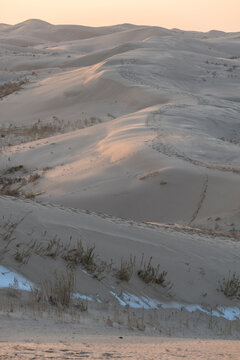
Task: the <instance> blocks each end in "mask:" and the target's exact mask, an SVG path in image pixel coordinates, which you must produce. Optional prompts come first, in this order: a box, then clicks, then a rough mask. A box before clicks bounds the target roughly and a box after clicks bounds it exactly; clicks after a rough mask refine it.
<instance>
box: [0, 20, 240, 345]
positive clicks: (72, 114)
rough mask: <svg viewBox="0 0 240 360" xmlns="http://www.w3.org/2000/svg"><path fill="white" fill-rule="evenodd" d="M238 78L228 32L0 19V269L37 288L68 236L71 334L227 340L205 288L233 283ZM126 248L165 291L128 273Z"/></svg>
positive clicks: (238, 62) (229, 318)
mask: <svg viewBox="0 0 240 360" xmlns="http://www.w3.org/2000/svg"><path fill="white" fill-rule="evenodd" d="M239 79H240V43H239V33H223V32H219V31H215V30H214V31H211V32H208V33H199V32H184V31H181V30H178V29H173V30H167V29H163V28H158V27H147V26H135V25H131V24H122V25H116V26H110V27H100V28H91V27H84V26H72V25H52V24H49V23H46V22H44V21H40V20H28V21H25V22H23V23H20V24H17V25H5V24H0V136H1V137H0V139H1V140H0V145H1V158H0V171H1V178H0V180H1V183H0V190H1V197H0V218H1V242H0V244H1V253H0V264H1V265H2V266H4V267H6V268H7V269H10V270H11V269H12V270H14V271H15V272H18V273H20V274H21V275H22V276H24V277H26V279H28V280H29V281H31V282H32V283H34V284H35V285H36V286H41V284H42V283H44V282H45V281H46V280H47V279H53V277H54V271H55V270H57V271H58V272H63V273H65V272H66V271H67V270H68V269H69V266H70V267H71V266H72V265H73V264H72V263H70V264H69V263H68V262H67V261H66V258H68V259H69V253H67V255H68V257H67V256H66V254H65V252H66V251H75V250H76V249H75V250H74V248H73V249H72V248H71V247H70V245H71V244H70V243H69V239H70V242H71V241H72V243H73V244H75V247H76V243H77V240H79V238H81V239H82V241H83V244H84V246H90V245H93V244H95V246H96V248H95V250H94V251H95V252H96V259H97V260H96V261H97V265H96V264H95V265H96V268H95V270H94V271H95V272H94V271H93V272H92V273H88V270H87V269H86V267H84V266H83V264H82V263H81V264H80V265H79V264H78V266H77V267H76V268H74V271H75V276H76V286H75V290H74V291H75V292H76V293H78V294H80V295H81V296H85V299H86V297H87V299H88V300H89V299H90V300H89V302H90V303H91V304H90V305H89V314H88V315H86V328H88V329H93V328H94V326H95V325H96V324H95V325H94V322H96V321H95V320H96V318H97V319H98V321H99V328H100V329H103V328H104V329H105V328H106V326H111V327H113V328H116V327H119V326H120V328H121V326H122V327H123V328H124V329H125V330H124V331H129V329H130V328H131V329H134V331H135V330H136V331H140V330H141V331H145V332H146V333H147V334H153V333H154V331H155V330H154V329H157V330H156V331H157V332H158V334H160V333H164V334H165V335H167V329H170V331H171V334H174V335H176V336H186V334H187V336H190V335H191V334H192V332H193V333H194V334H195V335H196V336H200V335H201V336H204V334H205V333H206V334H207V336H210V335H209V334H214V336H222V337H224V336H230V337H231V336H232V337H238V336H239V320H237V319H238V317H239V315H238V314H239V313H238V312H239V299H237V297H239V296H240V295H239V294H238V296H236V297H235V298H234V297H233V298H232V297H227V296H224V294H223V293H222V291H221V290H219V281H220V283H221V282H222V281H223V279H224V277H227V276H228V274H229V271H230V274H233V273H234V272H236V274H237V276H238V275H239V257H240V253H239V251H240V248H239V241H238V240H239V236H240V235H239V234H240V222H239V216H240V211H239V203H240V192H239V181H240V177H239V176H240V158H239V144H240V137H239V131H240V122H239V111H240V97H239V93H240V82H239ZM9 195H10V196H11V195H12V196H13V197H9ZM26 198H28V200H26ZM104 214H105V215H104ZM6 240H8V242H6ZM56 244H57V245H56ZM72 246H73V245H72ZM55 247H56V248H55ZM49 248H51V249H53V248H54V249H55V250H54V251H55V253H54V254H55V255H53V254H52V253H50V252H49ZM47 249H48V250H47ZM69 249H70V250H69ZM30 250H31V251H30ZM16 254H17V255H16ZM71 254H72V253H71ZM142 254H144V256H145V259H148V260H149V259H150V258H151V257H152V264H153V266H154V267H155V268H156V267H157V264H160V265H161V267H160V269H162V271H163V270H164V271H166V272H167V280H169V281H170V283H167V286H166V287H164V286H161V285H159V284H158V285H157V284H146V283H145V282H144V281H142V280H141V278H139V276H138V271H139V268H141V256H142ZM130 255H132V257H135V256H136V259H135V265H134V270H133V275H132V277H131V280H129V282H126V281H120V280H119V279H118V278H117V277H116V273H117V269H119V268H120V267H121V261H130V258H129V256H130ZM19 259H20V260H19ZM26 259H27V260H26ZM111 259H112V261H113V264H114V265H113V264H112V265H111V266H110V265H109V264H111ZM25 260H26V261H25ZM146 261H147V260H146ZM100 268H101V271H100V270H99V269H100ZM102 268H104V269H103V270H102ZM96 269H97V270H98V273H97V274H96ZM4 271H5V270H4ZM4 271H2V276H4ZM99 274H102V276H103V278H101V276H100V275H99ZM237 279H238V278H237ZM170 284H171V285H170ZM0 285H1V284H0ZM10 290H11V288H10ZM15 290H16V289H15ZM11 291H12V290H11ZM22 293H23V295H21V296H22V297H21V301H22V303H21V304H22V305H21V306H22V307H24V308H26V309H27V310H26V312H27V313H29V307H30V305H31V302H30V304H29V302H28V300H26V299H27V295H26V294H25V293H24V292H22ZM1 294H2V297H3V298H4V299H8V298H9V294H8V291H7V290H6V289H2V290H1ZM24 294H25V295H24ZM16 299H18V297H16ZM81 299H82V298H81ZM4 301H5V300H4ZM4 304H5V305H2V307H1V309H2V310H1V311H2V313H3V314H4V311H5V312H6V306H8V305H9V304H8V301H7V300H6V303H5V302H4ZM6 304H7V305H6ZM12 304H13V305H12V306H13V307H14V306H16V307H17V306H20V305H19V304H18V305H17V300H16V301H15V300H14V301H13V303H12ZM4 306H5V307H4ZM31 306H32V305H31ZM39 306H40V305H39ZM74 306H75V305H74ZM74 306H73V307H72V308H71V311H72V313H71V314H72V315H71V314H70V313H69V312H66V316H70V317H71V316H76V312H75V310H76V309H75V307H74ZM81 306H83V305H81ZM7 308H8V307H7ZM50 308H51V309H50V310H49V309H48V310H47V309H46V308H44V310H41V311H43V313H44V314H45V312H46V311H50V312H51V311H53V312H54V311H55V310H54V309H55V308H54V307H50ZM141 308H144V309H145V310H144V311H146V317H145V318H144V321H143V320H141V319H142V318H141V316H142V315H141V311H142V309H141ZM4 309H5V310H4ZM17 309H18V310H17V311H21V310H19V309H21V307H20V308H18V307H17ZM116 309H117V310H116ZM34 311H35V310H34ZM39 311H40V310H39V309H38V316H39ZM69 311H70V310H69ZM101 311H102V313H101ZM135 311H136V314H137V315H136V317H134V316H135V315H134V314H135V313H134V312H135ZM116 312H118V314H120V315H118V316H117V320H116ZM133 313H134V314H133ZM73 314H74V315H73ZM96 314H98V315H96ZM99 314H101V315H99ZM156 314H158V315H156ZM229 314H230V315H229ZM3 316H4V315H3ZM14 316H15V315H14ZM44 316H45V315H44ZM61 316H62V315H61ZM144 316H145V315H144ZM155 316H158V321H157V322H156V323H154V321H153V318H154V317H155ZM71 319H72V318H71ZM129 319H130V320H129ZM213 319H214V320H213ZM233 320H234V321H233ZM69 321H72V320H69ZM84 321H85V320H84ZM212 321H214V325H213V322H212ZM189 323H191V325H189ZM132 324H133V325H132ZM183 324H184V325H183ZM186 324H188V325H186ZM229 324H230V325H229ZM84 326H85V325H84ZM229 327H231V331H230V330H229ZM127 329H128V330H127ZM91 331H92V330H91ZM226 334H228V335H226ZM19 341H20V340H19Z"/></svg>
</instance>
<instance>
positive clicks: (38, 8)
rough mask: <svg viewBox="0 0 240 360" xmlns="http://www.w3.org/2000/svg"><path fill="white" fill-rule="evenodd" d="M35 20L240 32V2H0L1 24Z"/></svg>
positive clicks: (8, 0)
mask: <svg viewBox="0 0 240 360" xmlns="http://www.w3.org/2000/svg"><path fill="white" fill-rule="evenodd" d="M32 18H35V19H41V20H45V21H48V22H51V23H53V24H80V25H89V26H102V25H114V24H120V23H134V24H142V25H143V24H144V25H156V26H162V27H166V28H180V29H185V30H200V31H208V30H211V29H217V30H224V31H240V0H146V1H145V0H0V23H8V24H16V23H18V22H21V21H24V20H27V19H32Z"/></svg>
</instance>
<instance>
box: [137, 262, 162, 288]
mask: <svg viewBox="0 0 240 360" xmlns="http://www.w3.org/2000/svg"><path fill="white" fill-rule="evenodd" d="M141 264H142V266H141V269H140V270H138V273H137V274H138V276H139V277H140V279H142V280H143V281H144V282H145V283H146V284H149V283H155V284H158V285H161V286H163V287H166V286H167V284H166V276H167V272H166V271H162V272H161V273H160V265H159V264H158V265H157V266H156V267H154V266H153V265H152V257H150V259H149V261H148V262H144V264H143V258H142V262H141Z"/></svg>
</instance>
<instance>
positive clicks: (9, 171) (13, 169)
mask: <svg viewBox="0 0 240 360" xmlns="http://www.w3.org/2000/svg"><path fill="white" fill-rule="evenodd" d="M18 171H21V172H26V169H25V168H24V166H23V165H18V166H12V167H10V168H8V169H7V170H6V171H5V172H4V174H6V175H7V174H12V173H15V172H18Z"/></svg>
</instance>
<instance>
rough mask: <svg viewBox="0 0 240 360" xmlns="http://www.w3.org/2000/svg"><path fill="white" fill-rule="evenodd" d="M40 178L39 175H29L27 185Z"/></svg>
mask: <svg viewBox="0 0 240 360" xmlns="http://www.w3.org/2000/svg"><path fill="white" fill-rule="evenodd" d="M40 177H41V175H40V174H39V173H35V174H31V175H30V176H29V178H28V183H31V182H34V181H36V180H38V179H39V178H40Z"/></svg>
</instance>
